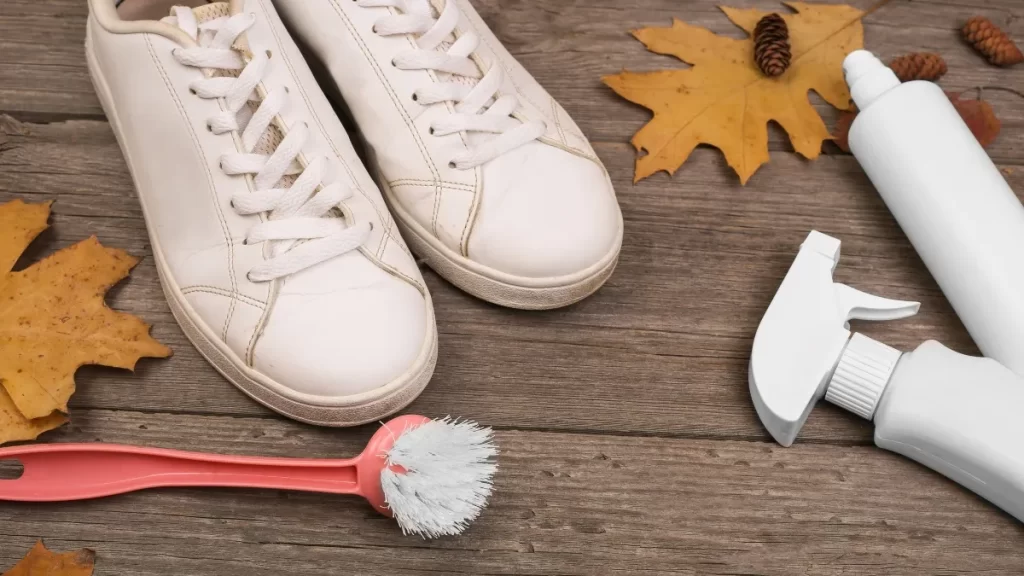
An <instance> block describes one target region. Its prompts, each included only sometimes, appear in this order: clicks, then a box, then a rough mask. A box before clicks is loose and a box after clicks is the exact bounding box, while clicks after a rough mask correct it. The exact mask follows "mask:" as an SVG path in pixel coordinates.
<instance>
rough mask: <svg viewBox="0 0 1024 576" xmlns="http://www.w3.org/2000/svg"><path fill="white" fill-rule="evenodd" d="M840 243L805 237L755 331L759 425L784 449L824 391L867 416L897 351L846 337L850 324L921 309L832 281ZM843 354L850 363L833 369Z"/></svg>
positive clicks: (753, 390)
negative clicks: (760, 423) (847, 365)
mask: <svg viewBox="0 0 1024 576" xmlns="http://www.w3.org/2000/svg"><path fill="white" fill-rule="evenodd" d="M839 246H840V242H839V240H837V239H835V238H832V237H831V236H826V235H825V234H822V233H820V232H817V231H812V232H811V233H810V234H808V236H807V239H806V240H804V243H803V244H802V245H801V246H800V252H799V253H798V254H797V256H796V259H795V260H794V261H793V264H792V266H790V268H789V272H787V273H786V277H785V278H784V279H783V280H782V285H781V286H780V287H779V290H778V292H776V294H775V298H773V299H772V303H771V304H770V305H769V306H768V311H767V312H765V315H764V318H763V319H762V320H761V324H760V326H758V329H757V334H756V335H755V336H754V348H753V352H752V353H751V356H750V394H751V396H752V397H753V400H754V406H755V407H756V408H757V414H758V416H760V417H761V422H763V423H764V425H765V427H766V428H768V431H769V432H771V434H772V436H773V437H774V438H775V439H776V440H777V441H778V442H779V443H780V444H782V445H784V446H789V445H790V444H792V443H793V441H794V440H795V439H796V435H797V433H798V432H799V431H800V428H801V427H803V425H804V422H805V421H806V420H807V416H808V415H809V414H810V412H811V408H813V407H814V404H815V403H816V402H817V401H818V400H820V399H821V398H822V397H823V396H827V398H828V400H829V401H831V402H833V403H835V404H839V405H841V406H843V407H844V408H847V409H848V410H851V411H853V412H855V413H857V414H860V415H861V416H864V417H866V418H870V417H871V415H872V414H873V413H874V408H875V406H876V405H877V401H878V398H880V397H881V392H882V390H883V389H884V387H885V383H886V382H888V378H889V376H890V375H891V374H892V370H893V369H894V368H895V365H896V361H897V360H898V359H899V355H900V353H899V352H898V351H897V350H894V349H892V348H889V347H888V346H885V345H884V344H881V343H879V342H875V341H874V340H871V339H870V338H867V337H865V336H862V335H860V334H857V335H854V337H853V339H851V337H850V330H849V321H850V320H851V319H860V320H896V319H900V318H906V317H908V316H913V315H914V314H916V313H917V311H918V308H919V307H920V304H918V303H917V302H904V301H901V300H890V299H888V298H882V297H879V296H874V295H872V294H868V293H866V292H861V291H860V290H857V289H855V288H851V287H849V286H847V285H845V284H839V283H836V282H834V281H833V280H832V272H833V271H834V270H835V267H836V265H837V264H838V263H839ZM844 358H845V359H847V360H849V362H848V364H851V363H852V364H851V366H850V368H849V369H844V370H839V369H837V365H840V364H842V360H843V359H844ZM840 368H843V366H840ZM850 370H852V374H851V373H850ZM826 391H827V392H828V393H827V394H826Z"/></svg>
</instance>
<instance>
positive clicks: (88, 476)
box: [0, 444, 359, 502]
mask: <svg viewBox="0 0 1024 576" xmlns="http://www.w3.org/2000/svg"><path fill="white" fill-rule="evenodd" d="M0 460H18V461H19V462H21V465H22V466H23V467H24V472H23V473H22V475H21V477H19V478H17V479H15V480H0V500H20V501H32V502H53V501H61V500H83V499H86V498H98V497H101V496H110V495H113V494H123V493H125V492H133V491H135V490H142V489H144V488H160V487H168V486H220V487H245V488H273V489H281V490H303V491H309V492H328V493H333V494H353V493H357V492H358V488H359V482H358V479H357V472H356V464H357V461H358V459H353V460H302V459H288V458H255V457H246V456H220V455H216V454H202V453H197V452H184V451H180V450H164V449H159V448H140V447H137V446H121V445H118V444H41V445H30V446H16V447H13V448H4V449H0Z"/></svg>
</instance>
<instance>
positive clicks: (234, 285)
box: [143, 34, 238, 342]
mask: <svg viewBox="0 0 1024 576" xmlns="http://www.w3.org/2000/svg"><path fill="white" fill-rule="evenodd" d="M143 38H144V40H145V42H146V47H147V48H148V49H149V54H150V57H151V58H152V60H153V64H154V65H155V66H156V69H157V72H159V73H160V77H161V78H162V79H163V81H164V85H165V87H166V88H167V91H168V93H169V94H170V96H171V100H173V101H174V104H175V106H176V107H177V108H178V113H179V114H181V116H182V118H183V119H184V120H185V126H186V127H187V128H188V132H189V135H190V136H191V137H192V143H193V145H195V149H196V150H197V151H201V150H202V149H203V147H202V145H201V144H200V143H199V139H198V138H197V137H196V133H195V131H194V130H193V129H192V123H191V122H190V121H189V117H188V113H187V112H186V111H185V108H184V106H182V104H181V101H180V100H179V99H178V95H177V94H176V93H175V92H174V87H173V86H172V84H171V79H170V78H169V77H168V76H167V71H166V70H164V67H163V65H162V64H161V63H160V59H159V58H157V55H156V51H155V49H154V48H153V42H152V40H151V39H150V37H149V34H145V35H143ZM201 164H202V165H203V169H204V170H205V171H206V179H207V182H208V183H209V185H210V192H211V195H212V196H213V206H214V209H215V211H216V213H217V219H218V220H219V221H220V225H221V231H222V232H223V233H224V242H225V244H227V248H228V250H227V253H228V280H229V281H230V282H231V290H232V291H233V292H237V291H238V282H237V281H236V279H235V251H234V244H233V243H232V242H231V231H230V229H229V227H228V223H227V220H226V219H225V218H224V213H223V211H222V210H221V207H220V198H219V197H218V195H217V187H216V186H215V185H214V182H213V174H211V173H210V167H209V165H207V163H206V162H205V161H204V162H201ZM234 313H235V300H234V298H232V299H231V304H229V305H228V313H227V315H226V316H225V317H224V327H223V328H222V330H221V339H222V340H224V341H225V342H226V341H227V338H228V327H229V326H230V325H231V318H232V316H234Z"/></svg>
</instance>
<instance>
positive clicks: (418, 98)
mask: <svg viewBox="0 0 1024 576" xmlns="http://www.w3.org/2000/svg"><path fill="white" fill-rule="evenodd" d="M412 101H413V102H419V101H420V96H419V94H417V93H415V92H413V93H412Z"/></svg>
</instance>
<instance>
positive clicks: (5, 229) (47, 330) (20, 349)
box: [0, 200, 171, 433]
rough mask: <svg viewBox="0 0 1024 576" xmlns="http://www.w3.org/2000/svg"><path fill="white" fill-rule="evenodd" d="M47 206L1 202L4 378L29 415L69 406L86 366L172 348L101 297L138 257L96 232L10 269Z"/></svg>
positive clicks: (0, 366) (121, 362)
mask: <svg viewBox="0 0 1024 576" xmlns="http://www.w3.org/2000/svg"><path fill="white" fill-rule="evenodd" d="M49 213H50V205H49V203H47V204H35V205H32V204H25V203H24V202H22V201H20V200H15V201H13V202H9V203H7V204H0V383H2V385H3V390H4V391H6V395H9V397H10V398H9V399H10V400H11V401H12V402H13V404H14V406H16V408H17V412H20V413H21V414H22V415H23V416H24V417H25V418H27V419H36V418H50V417H53V416H54V412H55V411H56V412H67V402H68V399H69V398H70V397H71V395H72V394H73V393H74V391H75V381H74V375H75V371H76V370H77V369H78V368H79V367H80V366H83V365H85V364H102V365H104V366H112V367H117V368H126V369H133V368H134V367H135V363H136V362H137V361H138V360H139V358H141V357H143V356H150V357H166V356H169V355H170V353H171V351H170V350H169V349H168V348H167V347H165V346H163V345H162V344H160V343H159V342H157V341H156V340H154V339H153V338H152V337H151V336H150V335H149V326H147V325H146V324H145V323H143V322H142V321H141V320H139V319H138V318H135V317H134V316H131V315H129V314H124V313H121V312H115V311H113V310H111V309H110V308H108V307H107V306H106V304H105V303H104V301H103V296H104V295H105V294H106V292H107V290H108V289H110V287H111V286H113V285H114V284H116V283H117V282H118V281H120V280H122V279H123V278H124V277H125V276H127V275H128V271H129V270H131V268H132V267H133V266H134V265H135V264H136V262H137V260H136V259H135V258H133V257H131V256H129V255H128V254H127V253H125V252H124V251H121V250H115V249H112V248H104V247H103V246H101V245H100V243H99V241H97V240H96V238H95V237H93V238H90V239H88V240H84V241H82V242H79V243H78V244H76V245H74V246H70V247H68V248H65V249H63V250H60V251H59V252H57V253H55V254H53V255H51V256H49V257H47V258H45V259H43V260H41V261H39V262H37V263H35V264H33V265H31V266H29V267H28V268H26V269H24V270H21V271H19V272H11V269H12V268H13V267H14V264H15V262H16V261H17V260H18V258H19V257H20V255H21V254H22V253H23V252H24V250H25V249H26V248H27V247H28V245H29V243H31V242H32V240H33V239H34V238H35V237H36V236H38V235H39V233H40V232H42V231H43V230H45V229H46V220H47V218H48V217H49ZM0 405H2V404H0ZM0 433H2V431H0Z"/></svg>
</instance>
